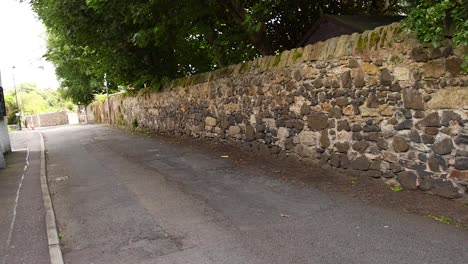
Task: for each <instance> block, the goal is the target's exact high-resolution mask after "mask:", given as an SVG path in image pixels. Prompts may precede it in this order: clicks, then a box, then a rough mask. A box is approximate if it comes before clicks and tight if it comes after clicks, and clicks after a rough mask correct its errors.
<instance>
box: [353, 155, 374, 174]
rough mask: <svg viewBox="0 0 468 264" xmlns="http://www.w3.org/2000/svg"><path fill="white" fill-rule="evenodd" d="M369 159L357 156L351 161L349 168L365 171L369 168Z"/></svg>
mask: <svg viewBox="0 0 468 264" xmlns="http://www.w3.org/2000/svg"><path fill="white" fill-rule="evenodd" d="M369 166H370V163H369V160H368V159H367V158H366V156H359V157H357V158H356V159H355V160H353V162H352V163H351V168H352V169H355V170H360V171H366V170H369Z"/></svg>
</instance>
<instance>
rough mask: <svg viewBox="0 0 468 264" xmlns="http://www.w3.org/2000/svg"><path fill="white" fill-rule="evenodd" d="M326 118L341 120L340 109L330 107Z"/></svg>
mask: <svg viewBox="0 0 468 264" xmlns="http://www.w3.org/2000/svg"><path fill="white" fill-rule="evenodd" d="M328 116H329V117H330V118H341V117H342V114H341V108H339V107H336V106H335V107H332V108H330V109H329V110H328Z"/></svg>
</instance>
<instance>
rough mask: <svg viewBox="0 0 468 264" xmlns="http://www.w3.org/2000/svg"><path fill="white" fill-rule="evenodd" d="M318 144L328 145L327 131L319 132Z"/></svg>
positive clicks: (324, 146) (323, 146) (325, 146)
mask: <svg viewBox="0 0 468 264" xmlns="http://www.w3.org/2000/svg"><path fill="white" fill-rule="evenodd" d="M320 146H321V147H322V148H328V147H329V146H330V139H329V138H328V131H327V130H323V131H322V132H321V133H320Z"/></svg>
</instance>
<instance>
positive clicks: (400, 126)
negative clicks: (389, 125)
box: [395, 119, 413, 130]
mask: <svg viewBox="0 0 468 264" xmlns="http://www.w3.org/2000/svg"><path fill="white" fill-rule="evenodd" d="M412 126H413V120H410V119H406V120H404V121H403V122H400V123H398V125H396V126H395V129H396V130H407V129H411V127H412Z"/></svg>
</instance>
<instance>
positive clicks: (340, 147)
mask: <svg viewBox="0 0 468 264" xmlns="http://www.w3.org/2000/svg"><path fill="white" fill-rule="evenodd" d="M349 147H350V146H349V143H348V142H336V143H335V148H336V151H338V152H340V153H346V152H348V150H349Z"/></svg>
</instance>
